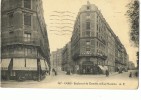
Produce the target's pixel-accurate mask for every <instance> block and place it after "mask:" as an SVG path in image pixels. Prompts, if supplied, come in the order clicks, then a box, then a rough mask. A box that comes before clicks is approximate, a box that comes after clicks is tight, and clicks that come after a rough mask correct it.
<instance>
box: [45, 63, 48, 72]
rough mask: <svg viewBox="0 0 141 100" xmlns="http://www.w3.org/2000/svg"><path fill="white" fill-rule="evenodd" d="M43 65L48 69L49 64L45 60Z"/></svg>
mask: <svg viewBox="0 0 141 100" xmlns="http://www.w3.org/2000/svg"><path fill="white" fill-rule="evenodd" d="M45 65H46V68H47V70H49V66H48V63H47V61H45Z"/></svg>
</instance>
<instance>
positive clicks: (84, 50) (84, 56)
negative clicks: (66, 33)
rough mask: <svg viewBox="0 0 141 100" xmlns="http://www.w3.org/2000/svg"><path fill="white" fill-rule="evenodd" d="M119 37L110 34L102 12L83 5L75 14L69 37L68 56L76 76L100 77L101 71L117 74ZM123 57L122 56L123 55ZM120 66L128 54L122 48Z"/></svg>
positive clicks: (88, 5)
mask: <svg viewBox="0 0 141 100" xmlns="http://www.w3.org/2000/svg"><path fill="white" fill-rule="evenodd" d="M117 41H118V38H117V36H116V35H115V33H114V32H113V31H112V29H111V28H110V26H109V25H108V23H107V22H106V20H105V18H104V17H103V15H102V13H101V12H100V11H99V10H98V8H97V7H96V6H95V5H94V4H90V3H89V2H88V3H87V5H83V6H82V7H81V8H80V10H79V12H78V15H77V18H76V22H75V25H74V30H73V35H72V37H71V54H72V59H73V61H74V65H73V66H75V67H76V69H77V72H78V73H79V74H100V73H102V71H101V70H109V71H116V69H115V68H116V66H117V65H116V63H115V62H116V59H115V58H117V56H118V55H117V54H116V52H117V51H116V50H118V51H119V49H117V44H118V45H119V46H123V45H122V44H121V43H118V42H117ZM123 54H125V55H124V56H123ZM121 55H122V56H121V58H122V61H120V64H119V65H118V66H126V65H124V64H123V63H125V62H123V60H124V61H125V58H127V53H126V50H125V48H124V47H123V51H122V54H121Z"/></svg>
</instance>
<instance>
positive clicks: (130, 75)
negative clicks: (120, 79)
mask: <svg viewBox="0 0 141 100" xmlns="http://www.w3.org/2000/svg"><path fill="white" fill-rule="evenodd" d="M134 76H135V77H138V72H137V71H136V72H135V73H134ZM129 77H130V78H131V77H133V73H132V72H130V73H129Z"/></svg>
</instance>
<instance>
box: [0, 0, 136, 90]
mask: <svg viewBox="0 0 141 100" xmlns="http://www.w3.org/2000/svg"><path fill="white" fill-rule="evenodd" d="M0 36H1V42H0V43H1V44H0V46H1V48H0V49H1V67H0V69H1V71H0V72H1V87H2V88H57V89H130V90H131V89H134V90H135V89H138V87H139V0H1V33H0Z"/></svg>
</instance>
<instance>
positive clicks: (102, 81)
mask: <svg viewBox="0 0 141 100" xmlns="http://www.w3.org/2000/svg"><path fill="white" fill-rule="evenodd" d="M130 72H132V73H133V75H132V77H131V78H130V77H129V73H130ZM134 73H135V71H128V72H123V73H121V74H119V73H117V72H115V73H110V75H109V77H106V76H105V75H77V74H71V75H65V73H64V72H61V73H58V75H57V76H53V75H50V76H46V78H45V79H44V80H42V81H40V82H38V81H31V80H30V81H29V80H27V81H24V82H17V81H13V80H10V81H2V87H5V88H117V89H120V88H122V89H126V88H127V89H135V88H137V87H138V78H137V77H135V75H134Z"/></svg>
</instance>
